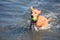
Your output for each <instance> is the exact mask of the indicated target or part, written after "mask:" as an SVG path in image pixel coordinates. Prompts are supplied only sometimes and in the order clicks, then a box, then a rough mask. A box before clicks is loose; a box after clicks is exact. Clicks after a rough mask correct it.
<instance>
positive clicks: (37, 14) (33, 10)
mask: <svg viewBox="0 0 60 40" xmlns="http://www.w3.org/2000/svg"><path fill="white" fill-rule="evenodd" d="M30 10H31V12H32V14H31V15H32V16H33V19H36V20H37V17H38V16H39V15H40V14H41V11H39V10H37V9H35V8H33V7H32V6H31V7H30Z"/></svg>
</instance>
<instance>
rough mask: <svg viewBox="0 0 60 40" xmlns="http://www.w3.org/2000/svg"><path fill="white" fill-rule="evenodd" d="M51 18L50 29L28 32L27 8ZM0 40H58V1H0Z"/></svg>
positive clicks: (59, 21) (59, 38)
mask: <svg viewBox="0 0 60 40" xmlns="http://www.w3.org/2000/svg"><path fill="white" fill-rule="evenodd" d="M30 6H33V7H35V8H36V9H39V10H41V11H42V13H41V15H43V16H45V17H47V18H48V17H51V18H52V19H53V20H52V21H51V22H50V24H49V27H51V29H48V30H44V31H39V32H36V31H33V32H32V31H30V30H29V25H30V15H31V12H30V10H29V7H30ZM0 40H60V0H0Z"/></svg>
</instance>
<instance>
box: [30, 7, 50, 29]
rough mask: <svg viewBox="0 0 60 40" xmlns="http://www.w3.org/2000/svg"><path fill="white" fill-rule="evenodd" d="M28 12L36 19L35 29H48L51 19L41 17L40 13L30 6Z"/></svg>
mask: <svg viewBox="0 0 60 40" xmlns="http://www.w3.org/2000/svg"><path fill="white" fill-rule="evenodd" d="M30 10H31V12H32V14H31V15H32V16H33V18H35V19H36V22H35V23H34V25H35V29H38V30H40V29H48V22H49V21H51V18H48V19H47V18H46V17H44V16H41V15H40V14H41V11H39V10H37V9H35V8H33V7H32V6H31V7H30Z"/></svg>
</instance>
